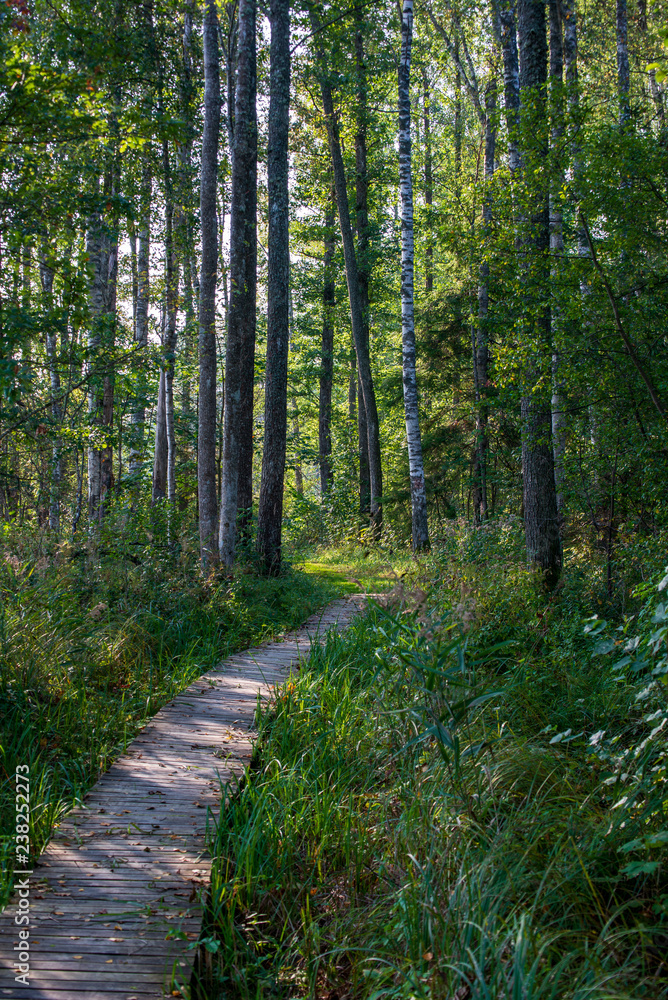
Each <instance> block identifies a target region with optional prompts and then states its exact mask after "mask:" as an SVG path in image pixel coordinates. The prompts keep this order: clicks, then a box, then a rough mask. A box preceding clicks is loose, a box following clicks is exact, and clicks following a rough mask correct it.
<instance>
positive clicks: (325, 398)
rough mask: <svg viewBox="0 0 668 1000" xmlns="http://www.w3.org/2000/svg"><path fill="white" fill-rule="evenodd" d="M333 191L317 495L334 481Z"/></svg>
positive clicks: (327, 246) (324, 297) (327, 239)
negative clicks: (318, 487)
mask: <svg viewBox="0 0 668 1000" xmlns="http://www.w3.org/2000/svg"><path fill="white" fill-rule="evenodd" d="M335 207H336V192H335V191H334V190H333V189H332V191H331V195H330V201H329V204H328V206H327V210H326V212H325V255H324V266H323V276H322V339H321V342H320V385H319V390H320V393H319V399H318V457H319V459H320V495H321V497H325V496H326V495H327V494H328V493H329V491H330V490H331V488H332V485H333V482H334V470H333V468H332V382H333V376H334V306H335V295H336V284H335V280H334V212H335Z"/></svg>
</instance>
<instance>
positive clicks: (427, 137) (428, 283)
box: [422, 68, 434, 293]
mask: <svg viewBox="0 0 668 1000" xmlns="http://www.w3.org/2000/svg"><path fill="white" fill-rule="evenodd" d="M422 83H423V87H424V105H423V108H424V115H423V117H424V203H425V209H426V211H425V228H426V230H427V240H426V246H425V251H424V290H425V292H427V293H429V292H431V291H433V288H434V221H433V216H432V213H433V204H434V178H433V163H432V148H431V94H430V91H429V79H428V77H427V70H426V69H425V68H423V70H422Z"/></svg>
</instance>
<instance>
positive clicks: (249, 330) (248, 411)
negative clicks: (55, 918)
mask: <svg viewBox="0 0 668 1000" xmlns="http://www.w3.org/2000/svg"><path fill="white" fill-rule="evenodd" d="M256 8H257V2H256V0H253V4H252V19H253V23H252V30H250V28H249V31H248V32H247V33H246V58H247V60H248V66H249V75H248V94H247V98H246V100H247V111H245V113H244V122H245V123H246V122H247V125H245V126H244V127H246V128H247V135H248V139H247V141H248V157H247V171H248V173H247V178H246V190H247V193H246V203H247V206H248V208H247V212H246V235H245V249H246V266H245V275H246V283H247V292H246V296H247V299H246V304H245V317H244V336H243V341H242V346H241V362H240V364H241V406H240V414H239V417H240V420H239V485H238V494H237V510H238V512H239V514H240V518H239V528H240V530H241V533H242V535H243V536H244V537H245V538H246V540H247V541H248V540H249V539H250V533H251V521H252V511H253V426H254V422H253V413H254V402H255V335H256V298H257V110H256V99H257V68H256V60H257V57H256V44H257V43H256V17H257V9H256ZM249 16H250V15H249ZM239 19H240V23H241V9H240V10H239ZM247 20H248V18H247ZM249 25H250V21H249ZM240 44H241V42H240ZM235 117H236V116H235Z"/></svg>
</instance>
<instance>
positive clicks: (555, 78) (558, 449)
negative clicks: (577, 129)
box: [549, 0, 566, 529]
mask: <svg viewBox="0 0 668 1000" xmlns="http://www.w3.org/2000/svg"><path fill="white" fill-rule="evenodd" d="M549 15H550V97H551V101H550V104H551V114H552V128H551V139H552V149H553V156H554V162H555V168H556V160H557V156H558V149H559V147H560V145H561V141H562V138H563V132H564V129H563V111H564V108H563V73H564V47H563V39H562V26H561V9H560V0H549ZM563 180H564V172H563V170H562V169H555V177H554V178H553V181H552V185H551V189H550V253H551V255H552V257H553V261H552V268H551V279H552V281H551V284H552V288H553V291H554V289H556V288H557V287H558V282H559V273H560V269H561V265H560V263H559V259H560V258H561V257H563V253H564V226H563V212H562V208H561V190H562V187H563ZM550 323H551V336H550V340H551V343H552V345H553V349H552V455H553V459H554V482H555V488H556V491H557V514H558V515H559V525H560V529H562V528H563V517H564V456H565V454H566V413H565V410H564V391H565V390H564V384H563V376H562V374H561V372H560V356H559V350H558V347H556V346H555V344H556V345H558V343H559V333H560V309H559V304H558V302H557V300H556V298H555V296H554V294H553V296H552V308H551V315H550Z"/></svg>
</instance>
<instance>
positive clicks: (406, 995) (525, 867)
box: [192, 539, 668, 1000]
mask: <svg viewBox="0 0 668 1000" xmlns="http://www.w3.org/2000/svg"><path fill="white" fill-rule="evenodd" d="M497 541H498V539H497ZM490 544H491V543H490ZM494 544H496V543H494ZM499 544H501V543H499ZM511 544H513V545H514V541H513V540H512V539H511V540H510V542H508V541H506V542H504V543H503V545H506V551H505V553H500V554H501V555H503V559H499V560H498V561H497V562H496V564H494V562H493V561H492V560H489V559H485V558H482V559H480V560H479V561H478V562H476V559H475V558H473V559H472V558H471V553H470V552H469V553H466V554H465V557H461V553H460V558H459V562H458V563H457V562H456V561H455V560H454V559H453V553H452V551H449V552H447V551H444V550H441V551H440V552H439V551H436V552H435V553H434V555H433V556H432V557H431V558H430V560H429V561H427V562H425V563H423V564H422V565H420V566H418V565H414V567H413V570H411V569H410V567H408V568H407V569H406V575H405V576H404V578H403V580H401V581H400V583H399V584H395V587H394V591H393V594H391V595H388V597H386V598H385V599H384V600H381V602H380V604H379V606H376V607H374V608H372V610H371V611H370V613H369V615H368V616H367V618H366V619H365V620H363V621H360V622H358V623H357V624H356V625H355V626H353V628H351V629H350V630H349V632H348V633H347V634H346V635H345V636H342V637H334V636H332V637H330V638H329V639H328V641H327V642H326V644H325V645H324V646H323V647H322V648H318V647H316V648H314V649H313V651H312V653H311V656H310V659H309V661H308V663H307V664H305V665H304V666H303V667H302V669H301V670H300V671H299V673H298V674H297V675H295V676H294V677H292V678H291V679H290V681H289V682H288V683H287V684H286V685H285V687H284V688H283V689H282V691H281V692H280V693H279V695H278V697H277V699H276V701H275V702H274V704H273V705H272V706H271V707H270V708H268V709H267V710H266V711H265V712H264V713H263V714H262V717H261V719H260V721H259V725H260V736H259V740H258V744H257V748H256V755H255V759H254V762H253V765H252V767H251V769H250V770H249V771H248V773H247V775H246V777H245V779H244V780H243V781H242V782H241V783H240V784H239V785H238V787H237V788H235V789H233V790H231V791H230V792H229V793H228V799H227V801H226V802H225V807H224V809H223V810H222V811H221V814H220V819H219V823H218V827H217V829H216V831H215V836H214V837H213V840H212V852H213V856H214V865H213V875H212V884H211V896H210V901H209V908H208V913H207V919H206V923H205V926H204V930H203V937H202V942H200V946H199V949H200V950H199V956H198V963H197V968H196V975H195V977H194V980H193V985H192V995H193V997H199V998H207V1000H222V998H223V997H224V998H235V1000H251V998H252V1000H258V998H270V997H271V998H297V997H309V998H316V1000H353V998H355V1000H358V998H359V1000H379V998H381V997H382V998H397V1000H400V998H401V1000H418V998H419V1000H422V998H425V1000H426V998H429V1000H431V998H433V1000H501V998H503V1000H506V998H512V1000H536V998H540V1000H557V998H558V1000H612V998H619V1000H621V998H624V1000H639V998H648V1000H649V998H651V1000H658V998H661V997H668V965H667V958H666V956H667V955H668V919H667V918H668V908H667V907H666V905H665V904H666V902H668V874H667V873H666V866H665V861H666V853H667V852H666V843H665V840H666V839H668V837H664V835H663V833H662V831H664V830H665V827H666V811H667V810H666V795H665V784H664V783H663V782H664V779H663V777H662V773H663V772H661V767H662V766H664V765H663V764H662V762H665V760H666V759H667V758H668V746H667V744H666V739H665V733H664V734H663V735H662V734H661V733H656V732H655V730H657V729H658V728H659V727H658V726H657V724H656V722H655V721H654V722H652V721H651V720H652V719H656V712H657V711H658V712H660V711H662V709H661V707H660V706H661V704H662V701H661V699H662V698H663V704H664V708H665V694H664V693H662V691H661V690H657V692H656V693H655V697H656V700H655V702H654V703H653V704H652V705H651V706H650V707H651V708H653V709H654V711H653V712H650V713H649V715H648V714H647V707H648V706H647V703H645V704H643V703H642V701H641V702H638V700H637V696H638V693H639V687H638V685H637V684H636V683H635V681H634V680H633V678H632V676H630V675H629V676H627V677H621V678H620V677H619V672H617V673H615V671H614V669H613V666H614V665H613V664H612V663H611V662H609V661H606V660H602V659H601V658H600V656H598V655H595V654H594V651H593V643H591V642H589V640H588V639H587V636H586V634H585V633H584V630H583V621H582V618H583V615H584V614H586V613H588V612H590V611H591V610H592V607H591V606H592V604H593V606H594V607H596V606H597V602H598V595H599V593H600V591H599V590H598V589H597V588H596V587H595V586H594V587H592V584H591V577H582V576H580V575H579V568H578V564H577V561H575V560H574V561H573V563H572V564H571V567H570V569H569V571H568V572H567V573H566V576H565V580H564V584H563V586H562V588H561V590H560V592H559V593H558V594H557V595H556V596H555V597H554V598H553V599H552V600H551V601H550V602H548V604H547V606H546V604H545V599H544V598H542V597H540V592H539V590H538V589H537V588H536V586H535V581H534V580H533V579H532V578H531V576H530V574H528V573H527V571H526V569H524V568H523V567H522V566H521V565H520V564H519V563H518V562H517V561H515V560H514V558H513V557H512V553H511V554H509V553H508V547H509V546H510V545H511ZM503 545H502V546H501V547H503ZM497 555H499V551H497ZM500 567H501V568H500ZM411 574H412V578H411ZM578 581H580V582H578ZM588 604H589V606H587V605H588ZM380 605H385V606H384V607H383V606H380ZM497 605H498V606H497ZM627 606H628V602H627ZM636 610H637V609H636ZM654 669H655V670H656V668H654ZM652 697H654V695H653V696H652ZM657 706H659V707H658V708H657ZM648 719H649V720H650V721H647V720H648ZM652 727H654V729H652ZM601 731H604V732H605V733H606V735H605V737H600V735H599V734H600V732H601ZM650 733H652V734H653V735H652V736H651V737H650ZM601 740H603V742H605V741H606V740H607V741H608V747H609V748H611V749H610V754H613V753H614V752H615V751H614V748H615V747H617V749H618V750H619V747H620V746H621V745H624V746H625V747H627V748H633V747H636V748H637V747H641V746H643V745H644V746H645V749H644V750H643V751H642V753H641V754H640V756H637V755H636V757H635V758H634V760H635V763H630V764H629V763H628V761H629V760H630V757H628V756H627V757H626V758H624V760H625V761H626V763H620V761H621V760H622V758H621V757H619V758H618V759H616V760H615V761H612V760H610V761H608V762H607V763H606V760H607V758H605V754H600V753H599V752H598V748H599V744H600V742H601ZM652 740H653V741H654V742H653V743H652V742H651V741H652ZM648 741H649V742H648ZM648 747H649V750H648V749H647V748H648ZM606 753H607V751H606ZM642 754H645V756H644V757H643V756H642ZM625 767H628V768H629V771H630V772H633V773H632V774H631V775H630V776H629V774H625V773H622V768H625ZM657 769H658V770H657ZM664 772H665V767H664ZM611 776H612V778H611ZM634 781H635V782H636V785H634V786H633V787H636V786H637V783H638V782H640V783H641V785H642V782H643V781H644V782H645V784H644V785H642V789H643V791H642V794H639V797H636V799H635V800H634V802H635V805H633V806H628V807H626V806H624V805H622V806H620V805H619V801H618V800H619V797H620V785H624V783H625V782H626V783H627V784H629V783H630V784H633V782H634ZM638 787H640V786H638ZM639 804H640V805H639ZM633 838H635V840H634V839H633ZM642 838H644V840H642ZM641 840H642V843H643V844H645V845H650V846H648V847H647V850H648V851H650V854H649V856H650V857H651V859H652V860H651V861H650V862H647V863H646V864H645V862H639V863H638V864H637V865H636V867H635V868H634V866H633V865H630V866H626V867H625V864H626V862H628V860H629V857H632V856H636V855H633V851H634V850H638V851H640V850H641V847H640V846H639V845H640V844H641ZM629 845H631V846H630V847H629ZM634 845H635V846H634ZM644 849H645V848H643V850H644ZM629 851H631V853H630V854H629ZM646 856H647V855H646ZM643 865H645V867H644V868H643Z"/></svg>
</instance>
